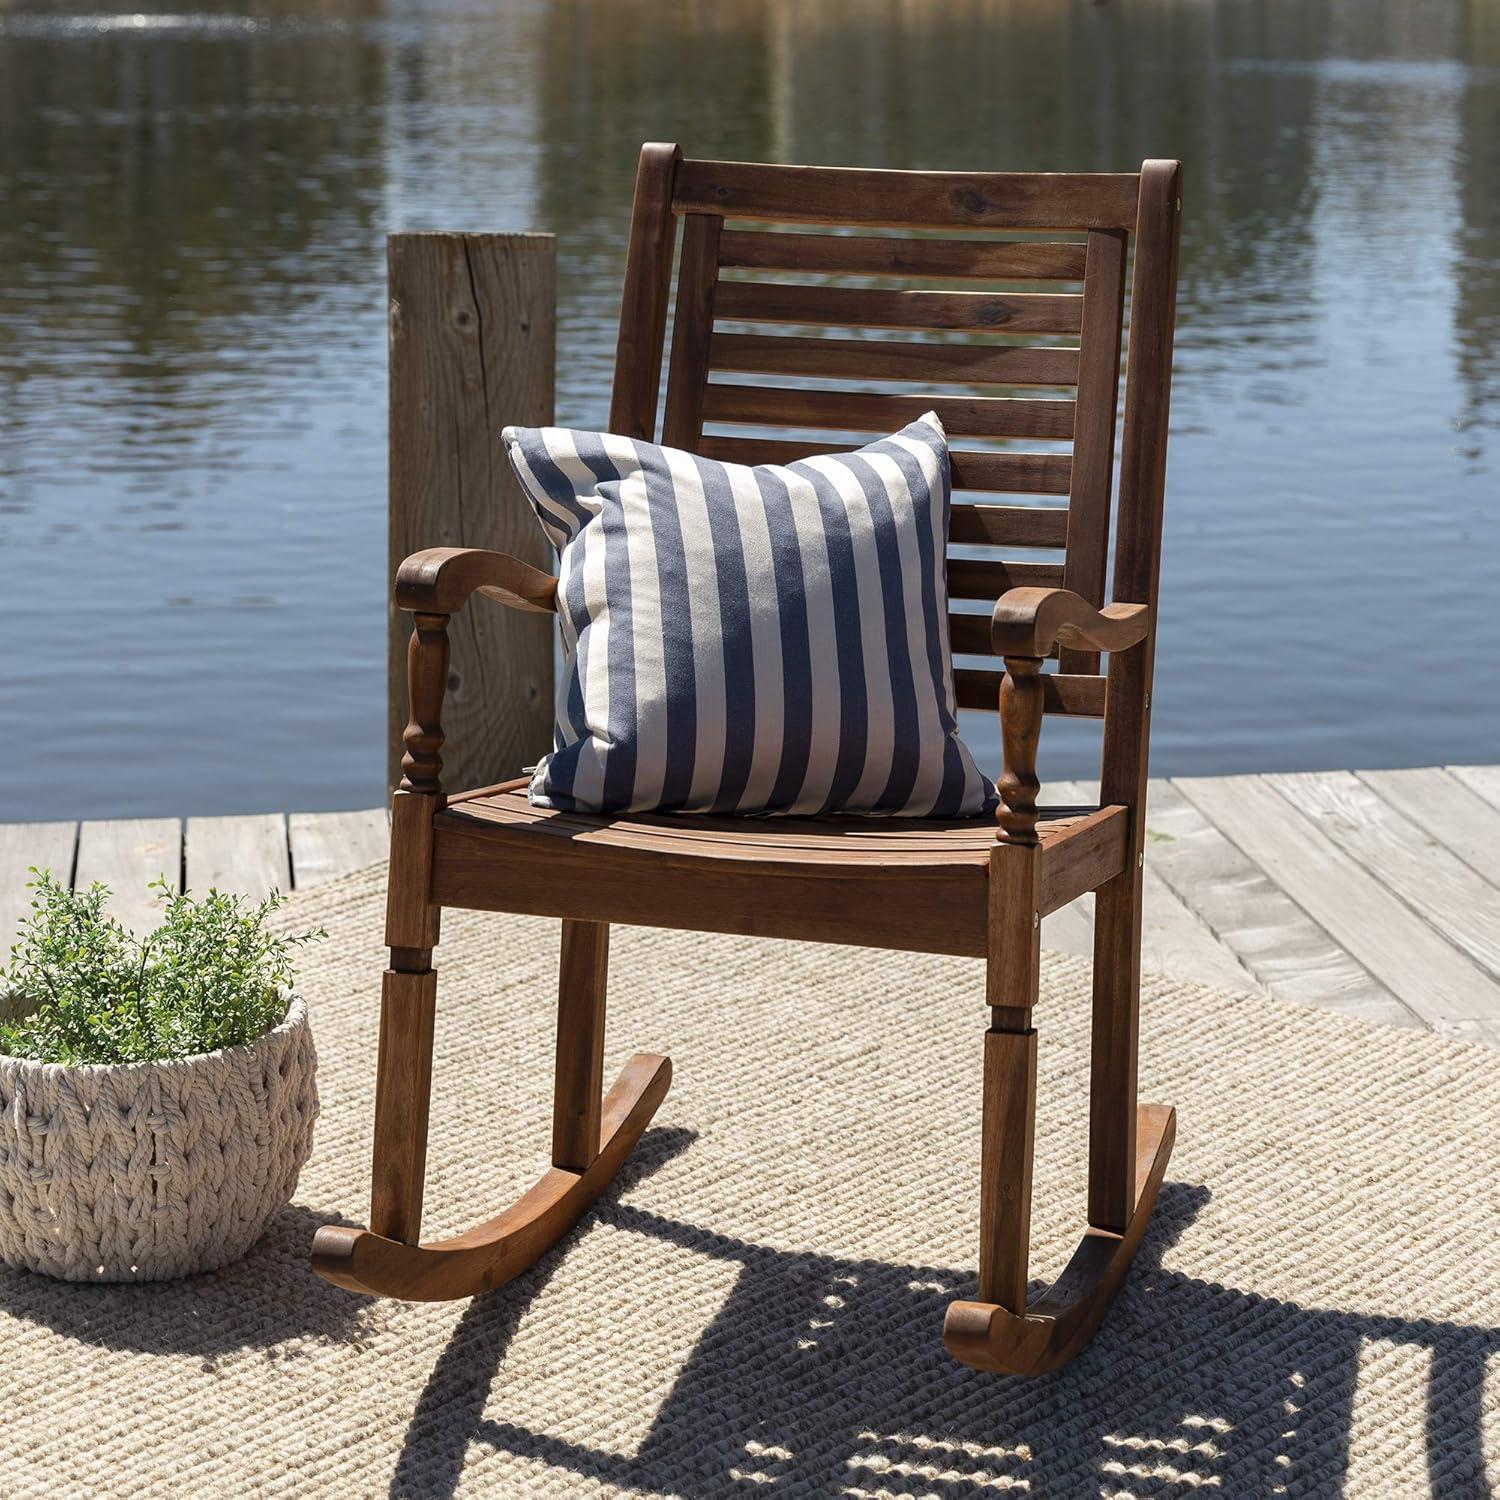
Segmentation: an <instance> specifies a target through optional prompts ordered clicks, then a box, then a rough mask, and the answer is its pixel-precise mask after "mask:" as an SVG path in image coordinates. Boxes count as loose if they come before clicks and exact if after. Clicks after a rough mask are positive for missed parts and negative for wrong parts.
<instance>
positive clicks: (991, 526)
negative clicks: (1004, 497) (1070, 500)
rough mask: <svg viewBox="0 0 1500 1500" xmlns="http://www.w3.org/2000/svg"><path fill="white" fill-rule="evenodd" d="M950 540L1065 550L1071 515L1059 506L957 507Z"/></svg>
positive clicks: (950, 523)
mask: <svg viewBox="0 0 1500 1500" xmlns="http://www.w3.org/2000/svg"><path fill="white" fill-rule="evenodd" d="M948 540H949V541H950V542H962V543H963V544H964V545H966V546H977V547H1062V546H1064V545H1066V543H1067V540H1068V512H1067V511H1066V510H1065V509H1064V508H1063V507H1062V506H1060V505H1059V506H1053V507H1051V508H1050V509H1043V508H1042V507H1041V506H1025V505H955V506H954V507H953V510H952V512H951V514H950V516H949V520H948ZM956 560H957V559H955V561H956Z"/></svg>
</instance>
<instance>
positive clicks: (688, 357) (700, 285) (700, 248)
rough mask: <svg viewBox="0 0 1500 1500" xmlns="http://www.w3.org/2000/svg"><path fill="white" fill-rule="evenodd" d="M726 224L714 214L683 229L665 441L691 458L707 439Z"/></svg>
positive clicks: (691, 220) (695, 216)
mask: <svg viewBox="0 0 1500 1500" xmlns="http://www.w3.org/2000/svg"><path fill="white" fill-rule="evenodd" d="M723 223H724V221H723V220H722V219H720V218H718V217H717V216H716V215H714V214H689V215H688V216H687V218H686V220H685V221H684V223H683V227H682V259H681V262H680V265H679V269H678V273H677V305H676V310H675V312H674V315H673V320H672V365H671V371H670V374H669V376H668V380H667V410H666V414H665V416H664V417H663V419H662V433H661V439H662V442H664V443H666V444H667V445H668V446H670V447H673V448H685V449H687V450H688V451H689V452H691V451H692V450H693V449H695V448H696V447H697V446H698V439H699V438H700V437H701V436H702V435H703V417H704V405H705V403H704V397H705V382H706V381H707V379H708V363H709V343H710V340H711V339H712V338H713V329H714V298H715V295H716V291H717V280H718V274H719V231H720V229H721V228H722V226H723Z"/></svg>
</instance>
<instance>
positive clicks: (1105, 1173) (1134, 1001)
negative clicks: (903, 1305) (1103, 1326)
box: [943, 845, 1176, 1375]
mask: <svg viewBox="0 0 1500 1500" xmlns="http://www.w3.org/2000/svg"><path fill="white" fill-rule="evenodd" d="M1039 858H1040V856H1039V855H1038V853H1037V851H1036V850H1035V849H1026V848H1024V846H1005V845H1002V846H1001V847H1000V848H999V849H997V850H996V852H995V855H994V856H993V857H992V859H991V862H990V939H989V941H990V955H989V996H988V998H989V1000H990V1003H991V1006H992V1015H993V1017H994V1024H993V1025H992V1026H991V1028H990V1030H989V1032H988V1033H987V1035H986V1037H985V1081H984V1123H983V1131H984V1143H983V1167H982V1172H983V1177H982V1181H981V1187H980V1223H981V1235H982V1243H981V1250H980V1282H979V1300H977V1301H974V1302H964V1301H959V1302H953V1303H951V1304H950V1305H949V1308H948V1314H947V1317H946V1319H945V1320H944V1323H943V1342H944V1343H945V1344H946V1345H947V1346H948V1351H949V1353H951V1354H952V1355H954V1357H955V1358H957V1359H959V1360H962V1361H963V1363H964V1364H967V1365H972V1366H974V1367H975V1368H976V1369H981V1370H994V1371H1002V1372H1005V1373H1008V1374H1014V1375H1039V1374H1043V1373H1045V1372H1047V1371H1049V1370H1055V1369H1057V1368H1059V1367H1060V1366H1062V1365H1064V1364H1066V1363H1067V1362H1068V1361H1069V1360H1070V1359H1072V1358H1073V1356H1074V1355H1075V1354H1077V1353H1078V1351H1079V1350H1080V1349H1082V1348H1083V1347H1084V1345H1085V1344H1087V1343H1088V1341H1089V1339H1090V1338H1091V1337H1092V1336H1093V1333H1094V1330H1095V1329H1096V1328H1098V1326H1099V1324H1100V1322H1101V1321H1102V1320H1103V1317H1104V1314H1105V1313H1106V1312H1107V1311H1108V1310H1109V1306H1110V1303H1111V1302H1112V1301H1113V1300H1114V1297H1115V1293H1116V1292H1117V1291H1118V1290H1119V1288H1120V1285H1121V1283H1122V1282H1123V1281H1124V1279H1125V1273H1126V1271H1128V1270H1129V1268H1130V1262H1131V1260H1132V1259H1133V1258H1134V1256H1135V1252H1136V1248H1137V1246H1138V1245H1139V1244H1140V1240H1141V1236H1142V1234H1143V1233H1144V1232H1145V1227H1146V1222H1147V1220H1148V1219H1149V1217H1150V1215H1151V1209H1152V1207H1153V1206H1154V1204H1155V1202H1156V1193H1157V1189H1158V1188H1159V1187H1160V1186H1161V1181H1162V1177H1163V1175H1164V1174H1165V1172H1166V1167H1167V1160H1168V1158H1169V1156H1170V1155H1171V1151H1172V1142H1173V1138H1174V1136H1175V1133H1176V1115H1175V1113H1174V1112H1173V1111H1172V1110H1171V1109H1168V1108H1165V1107H1163V1106H1161V1105H1155V1104H1144V1105H1139V1106H1138V1105H1137V1103H1136V1099H1135V1042H1136V1016H1137V1013H1138V1009H1139V998H1140V977H1139V963H1138V956H1139V947H1140V906H1139V901H1140V880H1139V875H1138V874H1136V873H1134V872H1132V874H1133V878H1132V879H1130V880H1127V879H1126V878H1125V877H1124V876H1120V877H1117V880H1116V884H1117V885H1118V887H1119V889H1116V890H1113V891H1112V890H1111V888H1110V887H1109V886H1105V887H1102V888H1101V889H1100V892H1099V905H1098V914H1097V916H1096V922H1097V923H1098V924H1099V933H1098V937H1097V940H1096V949H1095V985H1094V996H1095V998H1094V1032H1093V1067H1094V1072H1093V1081H1092V1084H1091V1112H1090V1131H1091V1133H1090V1157H1089V1217H1090V1223H1089V1227H1088V1229H1087V1230H1086V1231H1085V1232H1084V1236H1083V1239H1082V1241H1081V1242H1080V1244H1079V1246H1078V1248H1077V1249H1076V1250H1075V1251H1074V1253H1073V1257H1072V1259H1071V1260H1070V1261H1069V1262H1068V1264H1067V1266H1066V1268H1065V1269H1064V1270H1063V1273H1062V1275H1061V1276H1060V1277H1059V1278H1058V1280H1057V1281H1056V1282H1055V1283H1054V1284H1053V1286H1052V1287H1051V1289H1050V1290H1049V1291H1047V1292H1045V1293H1044V1294H1043V1295H1042V1296H1041V1297H1039V1298H1037V1299H1036V1300H1034V1301H1032V1302H1030V1303H1029V1304H1028V1302H1027V1300H1026V1285H1027V1283H1026V1254H1027V1236H1028V1232H1029V1229H1030V1217H1031V1213H1030V1209H1031V1166H1032V1143H1033V1128H1034V1125H1033V1122H1034V1113H1035V1101H1036V1032H1035V1030H1034V1029H1032V1027H1031V1025H1030V1017H1031V1007H1032V1005H1033V1004H1034V1003H1035V1000H1036V995H1037V989H1036V984H1037V979H1038V966H1039V961H1040V954H1039V951H1038V947H1037V926H1038V921H1037V914H1038V913H1039V910H1040V907H1039V905H1038V904H1037V902H1036V897H1037V894H1038V892H1039V869H1040V866H1039ZM1132 902H1133V903H1134V906H1133V908H1132V906H1131V904H1130V903H1132ZM1132 910H1133V913H1134V916H1133V933H1134V937H1133V939H1132V936H1131V933H1132V927H1131V922H1132V918H1131V913H1132ZM1132 941H1133V942H1134V948H1135V957H1134V959H1132V958H1131V955H1130V953H1129V947H1130V944H1131V942H1132ZM1126 1173H1128V1177H1126V1176H1125V1174H1126ZM1122 1182H1123V1184H1124V1190H1123V1192H1122V1190H1121V1189H1122ZM1122 1202H1123V1203H1124V1205H1125V1206H1124V1208H1123V1210H1122V1211H1119V1212H1118V1216H1117V1217H1116V1214H1117V1207H1118V1205H1119V1204H1121V1203H1122ZM1101 1212H1102V1213H1105V1214H1107V1215H1109V1216H1110V1217H1108V1218H1106V1219H1104V1220H1103V1221H1102V1222H1101V1219H1100V1218H1099V1217H1096V1214H1099V1213H1101Z"/></svg>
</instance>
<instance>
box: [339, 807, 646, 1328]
mask: <svg viewBox="0 0 1500 1500" xmlns="http://www.w3.org/2000/svg"><path fill="white" fill-rule="evenodd" d="M417 811H420V809H418V810H417ZM404 820H410V821H411V822H412V823H414V824H415V829H414V830H413V828H412V827H409V826H408V823H407V821H404ZM431 828H432V825H431V816H430V813H429V815H428V816H427V818H426V819H425V820H419V819H417V818H416V817H415V814H414V813H413V812H402V811H400V799H399V795H398V815H396V816H394V817H393V824H392V859H391V901H390V907H389V910H388V913H387V926H386V936H387V940H388V941H390V942H391V943H392V944H393V946H392V949H391V965H392V966H391V969H390V970H388V971H387V973H386V977H385V986H384V993H383V998H382V1004H381V1025H380V1062H379V1067H378V1070H377V1079H378V1083H377V1093H376V1101H375V1169H374V1174H373V1175H374V1192H373V1197H372V1205H371V1212H370V1222H371V1227H370V1228H369V1229H368V1230H366V1229H357V1228H351V1227H348V1226H345V1225H327V1226H325V1227H324V1228H322V1229H320V1230H319V1231H318V1233H317V1236H316V1237H315V1239H314V1240H313V1269H314V1270H316V1271H317V1272H318V1274H319V1275H320V1276H323V1277H325V1278H326V1279H327V1280H329V1281H332V1282H333V1283H334V1284H335V1285H337V1286H342V1287H347V1288H348V1289H349V1290H351V1291H357V1292H368V1293H372V1294H374V1295H377V1296H388V1297H405V1298H409V1299H411V1300H414V1301H439V1300H445V1299H448V1298H453V1297H470V1296H473V1295H475V1294H476V1293H478V1292H484V1291H489V1290H491V1289H493V1288H494V1287H497V1286H500V1285H502V1284H503V1283H505V1282H507V1281H509V1280H511V1279H512V1278H513V1277H515V1276H518V1275H519V1274H520V1273H521V1272H522V1271H524V1270H526V1269H527V1268H528V1267H529V1266H532V1265H534V1264H535V1263H536V1261H537V1260H538V1259H539V1258H540V1257H541V1256H542V1255H543V1254H544V1253H545V1252H546V1251H547V1250H548V1249H549V1248H550V1247H551V1246H552V1245H554V1244H556V1243H557V1241H558V1240H559V1239H561V1238H562V1236H563V1235H564V1234H566V1233H567V1232H568V1230H569V1229H570V1228H571V1227H572V1226H573V1224H574V1223H576V1222H577V1220H578V1218H579V1216H580V1215H581V1214H582V1213H583V1212H584V1210H585V1209H587V1208H588V1206H589V1204H591V1203H592V1202H593V1201H594V1199H595V1198H597V1197H598V1196H599V1194H600V1193H601V1192H602V1191H603V1190H604V1188H605V1187H606V1185H607V1184H608V1183H609V1180H610V1178H612V1177H613V1176H614V1175H615V1173H616V1172H618V1171H619V1169H620V1167H621V1166H622V1165H623V1164H624V1161H625V1158H626V1157H627V1156H628V1155H629V1154H630V1150H631V1148H632V1147H633V1146H634V1145H635V1143H636V1141H638V1140H639V1139H640V1137H641V1133H642V1132H643V1131H644V1130H645V1128H646V1126H647V1125H648V1124H650V1122H651V1117H652V1116H653V1115H654V1114H655V1113H656V1110H657V1107H658V1106H659V1105H660V1104H661V1101H662V1099H663V1098H665V1097H666V1092H667V1088H668V1086H669V1084H670V1083H671V1081H672V1064H671V1063H670V1062H669V1061H668V1060H667V1059H666V1058H665V1057H657V1056H653V1055H651V1054H649V1053H637V1054H636V1055H635V1056H634V1057H632V1058H631V1059H630V1061H629V1062H628V1063H626V1065H625V1068H624V1070H623V1071H622V1072H621V1074H620V1076H619V1078H617V1079H616V1080H615V1082H614V1085H613V1086H612V1087H611V1088H610V1090H609V1092H608V1093H607V1094H604V1095H603V1098H602V1099H601V1097H600V1092H601V1076H600V1070H601V1067H602V1063H603V1042H604V990H605V974H606V962H607V955H608V948H609V928H608V927H607V926H606V925H605V924H603V923H598V922H565V923H564V924H563V945H562V962H561V965H560V972H559V984H558V1037H557V1069H556V1075H555V1085H556V1092H555V1096H554V1098H555V1103H554V1108H553V1144H552V1159H553V1165H552V1167H551V1168H550V1170H548V1171H547V1172H545V1173H543V1175H542V1176H541V1177H540V1178H539V1179H538V1180H537V1182H536V1183H535V1185H534V1186H533V1187H531V1189H530V1190H529V1191H527V1192H526V1193H523V1194H522V1195H521V1197H520V1198H519V1199H517V1200H516V1202H515V1203H514V1204H512V1205H511V1207H509V1208H508V1209H506V1210H505V1211H504V1212H503V1213H500V1214H498V1215H496V1216H495V1217H494V1218H492V1219H489V1220H487V1221H485V1222H484V1223H482V1224H478V1225H476V1226H475V1227H474V1228H473V1229H470V1230H468V1231H467V1232H466V1233H464V1234H459V1235H455V1236H454V1237H453V1238H451V1239H447V1240H439V1241H436V1242H432V1243H428V1244H421V1243H418V1236H419V1232H420V1225H421V1215H422V1178H423V1172H424V1168H425V1165H426V1155H427V1104H428V1093H429V1087H430V1079H431V1073H432V1026H433V1015H434V1008H435V1006H434V1002H435V998H436V992H437V975H436V974H435V973H434V972H433V971H432V968H431V958H432V949H431V947H430V946H429V947H418V946H416V943H417V941H418V940H420V939H421V938H423V937H426V938H427V940H428V942H429V943H433V942H436V940H437V912H436V909H435V908H430V907H428V906H426V904H425V903H426V892H427V890H428V876H427V871H428V869H430V853H431V839H432V832H431ZM403 939H404V940H405V942H404V943H403V941H402V940H403Z"/></svg>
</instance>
